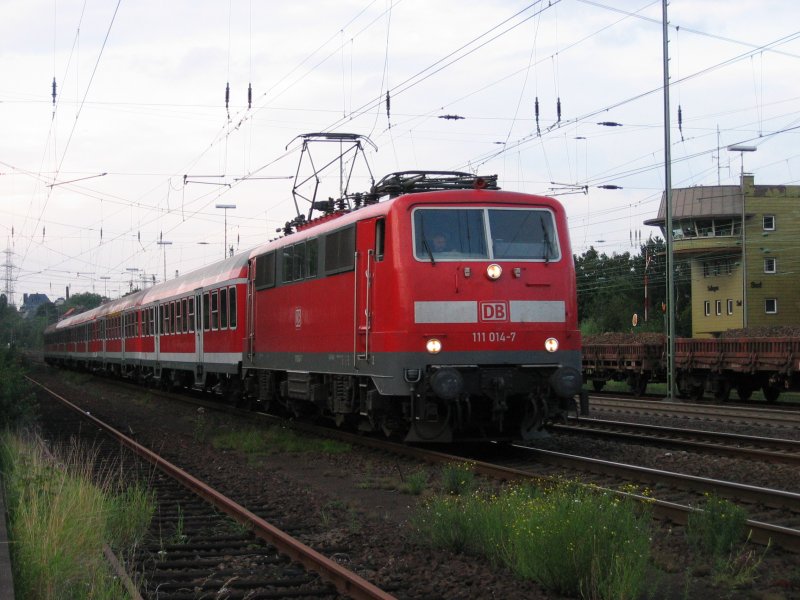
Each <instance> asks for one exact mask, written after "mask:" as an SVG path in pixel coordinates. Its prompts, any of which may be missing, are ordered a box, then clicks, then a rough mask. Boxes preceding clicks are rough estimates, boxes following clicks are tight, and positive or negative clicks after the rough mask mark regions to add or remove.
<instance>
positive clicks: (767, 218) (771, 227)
mask: <svg viewBox="0 0 800 600" xmlns="http://www.w3.org/2000/svg"><path fill="white" fill-rule="evenodd" d="M764 231H775V215H764Z"/></svg>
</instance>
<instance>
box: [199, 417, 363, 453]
mask: <svg viewBox="0 0 800 600" xmlns="http://www.w3.org/2000/svg"><path fill="white" fill-rule="evenodd" d="M201 410H202V409H198V413H197V417H196V421H195V437H196V439H198V440H203V439H204V438H205V436H206V434H207V431H208V424H207V423H206V422H205V421H206V418H207V417H206V415H205V413H204V412H200V411H201ZM211 444H212V445H213V446H214V447H215V448H219V449H223V450H238V451H240V452H244V453H245V454H251V455H258V454H277V453H281V452H292V453H305V452H319V453H322V454H341V453H343V452H349V451H350V450H351V446H350V445H349V444H346V443H344V442H339V441H337V440H332V439H324V438H317V437H312V436H305V435H302V434H299V433H295V432H294V431H291V430H290V429H285V428H283V427H277V426H273V427H268V428H266V429H264V428H252V429H244V430H228V431H222V432H220V433H217V434H215V435H214V436H213V437H212V438H211Z"/></svg>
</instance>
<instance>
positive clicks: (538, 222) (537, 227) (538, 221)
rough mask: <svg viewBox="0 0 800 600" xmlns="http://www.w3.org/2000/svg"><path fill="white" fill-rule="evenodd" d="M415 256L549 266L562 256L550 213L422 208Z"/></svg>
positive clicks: (418, 215)
mask: <svg viewBox="0 0 800 600" xmlns="http://www.w3.org/2000/svg"><path fill="white" fill-rule="evenodd" d="M414 256H415V258H416V259H417V260H420V261H434V260H465V259H466V260H480V259H490V260H515V261H519V260H526V261H544V262H549V261H554V260H559V259H560V258H561V251H560V246H559V243H558V236H557V233H556V227H555V220H554V218H553V213H552V212H550V211H549V210H545V209H518V208H493V209H483V208H469V209H466V208H465V209H462V208H457V209H452V208H420V209H417V210H415V211H414Z"/></svg>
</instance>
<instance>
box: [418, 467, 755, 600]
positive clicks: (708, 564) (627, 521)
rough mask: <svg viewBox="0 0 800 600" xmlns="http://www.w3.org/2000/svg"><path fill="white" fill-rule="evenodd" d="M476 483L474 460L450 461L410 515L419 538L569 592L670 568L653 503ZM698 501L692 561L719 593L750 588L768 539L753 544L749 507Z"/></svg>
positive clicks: (590, 593) (607, 587)
mask: <svg viewBox="0 0 800 600" xmlns="http://www.w3.org/2000/svg"><path fill="white" fill-rule="evenodd" d="M476 486H477V484H476V481H475V479H474V476H473V474H472V473H471V472H470V468H469V463H464V464H461V465H450V466H446V467H445V468H444V469H443V471H442V477H441V490H440V492H439V493H432V494H431V495H430V496H429V497H428V498H427V499H426V501H425V502H423V504H422V505H421V506H420V508H419V509H418V510H417V511H416V513H415V516H414V518H413V519H412V525H413V528H414V530H415V531H416V533H417V535H418V538H419V540H420V541H421V542H422V543H424V544H430V545H432V546H434V547H440V548H447V549H450V550H453V551H456V552H464V553H467V554H472V555H477V556H484V557H486V558H487V559H488V560H489V561H490V562H491V563H492V564H494V565H498V566H504V567H507V568H510V569H511V570H512V571H514V572H515V573H516V574H517V575H518V576H520V577H522V578H526V579H532V580H534V581H537V582H538V583H539V584H541V585H542V586H543V587H544V588H546V589H548V590H551V591H554V592H557V593H559V594H565V595H568V596H571V597H580V598H592V599H607V600H611V599H623V600H624V599H634V598H640V597H642V594H644V593H645V591H647V592H648V593H653V592H654V590H655V589H656V588H657V587H658V581H659V577H661V576H662V575H664V573H663V572H660V569H659V567H658V565H657V561H656V560H655V559H654V558H653V557H654V554H653V552H654V549H653V542H654V540H653V539H652V537H653V535H654V533H653V527H652V515H651V513H650V510H649V507H648V506H647V504H646V503H641V502H637V501H635V500H633V499H625V498H623V497H620V496H619V495H617V494H613V493H611V492H607V491H603V490H594V489H592V488H590V487H586V486H581V485H576V484H572V483H569V482H565V483H562V484H557V485H554V486H552V487H550V488H548V489H540V488H536V487H534V486H531V485H518V484H514V485H510V486H507V487H503V488H501V489H500V490H499V491H498V490H491V491H486V490H483V489H480V488H478V487H476ZM701 508H702V510H698V511H697V512H695V513H693V515H692V517H691V519H690V521H689V524H688V526H687V527H686V529H685V535H686V541H687V544H688V547H689V548H690V549H691V553H690V557H691V562H692V564H693V565H695V567H694V568H695V569H699V570H701V571H703V570H707V571H708V572H709V573H710V574H711V575H712V579H713V582H714V585H715V586H716V589H717V590H718V591H720V592H721V593H722V592H725V593H727V592H732V591H733V590H735V589H740V588H742V587H747V586H751V585H752V584H753V583H754V582H755V581H756V579H757V578H758V570H759V567H760V566H761V564H762V562H763V559H764V556H765V555H766V553H767V552H768V551H769V547H768V548H766V549H764V548H760V549H756V548H755V546H754V545H753V544H750V543H749V539H748V537H747V527H746V522H747V518H748V517H747V514H746V513H745V512H744V511H743V510H742V509H741V508H739V507H737V506H736V505H734V504H732V503H730V502H728V501H727V500H723V499H719V498H716V497H714V496H711V495H707V496H706V498H705V501H704V503H703V506H702V507H701ZM659 573H661V574H659ZM686 577H687V582H688V578H690V577H691V574H690V573H689V572H687V574H686Z"/></svg>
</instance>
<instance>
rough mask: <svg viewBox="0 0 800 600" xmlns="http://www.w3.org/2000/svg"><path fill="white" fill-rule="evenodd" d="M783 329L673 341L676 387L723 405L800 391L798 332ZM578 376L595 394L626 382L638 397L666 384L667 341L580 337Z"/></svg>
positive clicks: (656, 337)
mask: <svg viewBox="0 0 800 600" xmlns="http://www.w3.org/2000/svg"><path fill="white" fill-rule="evenodd" d="M788 329H791V328H786V327H780V328H763V329H759V330H731V331H728V332H725V333H724V334H723V335H721V336H720V337H717V338H676V340H675V357H674V365H675V388H676V391H677V393H678V395H679V396H680V397H682V398H690V399H692V400H696V401H699V400H702V399H703V398H704V396H705V395H706V394H710V395H711V396H713V398H714V399H715V400H717V401H720V402H724V401H727V400H728V399H729V398H730V396H731V392H732V391H733V390H735V391H736V394H737V396H738V397H739V399H740V400H743V401H747V400H749V399H750V397H751V396H752V394H753V392H754V391H756V390H761V392H762V393H763V396H764V399H765V400H766V401H767V402H775V401H777V400H778V397H779V396H780V394H781V393H782V392H785V391H795V392H796V391H800V332H795V331H790V330H788ZM582 350H583V354H582V361H583V362H582V371H583V376H584V378H585V379H586V381H587V382H591V385H592V386H593V388H594V390H595V391H597V392H599V391H601V390H602V389H603V387H604V386H605V384H606V382H608V381H626V382H627V384H628V386H629V388H630V390H631V391H632V392H633V393H634V394H635V395H637V396H641V395H644V394H645V392H646V391H647V386H648V384H650V383H656V382H666V380H667V369H668V363H667V343H666V336H664V335H659V334H652V333H649V334H643V335H635V334H602V335H599V336H592V337H589V336H587V337H586V338H584V343H583V348H582Z"/></svg>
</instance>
